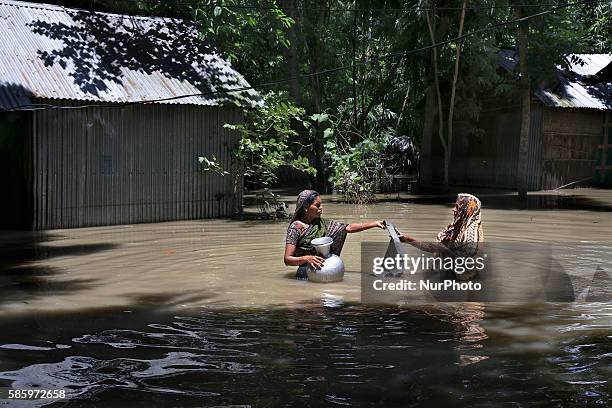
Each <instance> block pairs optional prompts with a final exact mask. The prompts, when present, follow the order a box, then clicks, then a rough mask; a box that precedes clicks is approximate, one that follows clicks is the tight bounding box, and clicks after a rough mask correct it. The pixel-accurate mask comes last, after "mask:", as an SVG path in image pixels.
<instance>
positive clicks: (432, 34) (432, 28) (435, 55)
mask: <svg viewBox="0 0 612 408" xmlns="http://www.w3.org/2000/svg"><path fill="white" fill-rule="evenodd" d="M432 14H433V16H432V17H433V18H432V17H430V16H429V11H428V12H426V13H425V16H426V19H427V28H428V29H429V36H430V38H431V43H432V44H435V43H436V35H435V11H434V12H432ZM432 20H434V21H433V22H432ZM432 61H433V77H434V84H435V90H436V100H437V101H438V137H439V138H440V143H441V144H442V149H443V151H444V186H445V189H447V188H448V167H447V166H448V163H447V161H446V158H447V156H448V145H447V144H446V140H445V139H444V116H443V115H442V95H441V93H440V81H439V78H438V49H437V47H434V48H433V50H432Z"/></svg>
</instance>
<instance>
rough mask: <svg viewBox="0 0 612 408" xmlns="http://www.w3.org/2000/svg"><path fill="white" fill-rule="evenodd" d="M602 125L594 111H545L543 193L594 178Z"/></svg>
mask: <svg viewBox="0 0 612 408" xmlns="http://www.w3.org/2000/svg"><path fill="white" fill-rule="evenodd" d="M603 123H604V112H602V111H598V110H594V109H564V108H545V109H544V114H543V129H542V132H543V156H542V175H541V188H542V189H554V188H557V187H560V186H562V185H565V184H568V183H571V182H574V181H578V180H582V179H589V178H591V177H593V175H594V174H595V162H596V160H595V155H596V152H597V146H598V141H599V139H600V137H601V133H602V127H603Z"/></svg>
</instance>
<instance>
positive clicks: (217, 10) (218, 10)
mask: <svg viewBox="0 0 612 408" xmlns="http://www.w3.org/2000/svg"><path fill="white" fill-rule="evenodd" d="M222 11H223V9H222V8H221V7H219V6H216V7H215V9H214V11H213V14H214V16H215V17H219V16H220V15H221V12H222Z"/></svg>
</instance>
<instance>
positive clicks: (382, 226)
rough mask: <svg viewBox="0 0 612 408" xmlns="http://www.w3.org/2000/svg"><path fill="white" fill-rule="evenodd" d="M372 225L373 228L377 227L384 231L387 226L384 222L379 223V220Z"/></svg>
mask: <svg viewBox="0 0 612 408" xmlns="http://www.w3.org/2000/svg"><path fill="white" fill-rule="evenodd" d="M374 223H375V225H374V226H376V227H378V228H380V229H385V228H387V226H386V225H385V222H384V221H380V220H378V221H374Z"/></svg>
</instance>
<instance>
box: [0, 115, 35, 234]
mask: <svg viewBox="0 0 612 408" xmlns="http://www.w3.org/2000/svg"><path fill="white" fill-rule="evenodd" d="M30 123H31V113H29V112H0V191H2V197H1V198H0V229H24V228H29V222H30V216H31V202H30V200H29V197H30V195H29V194H28V188H27V186H28V184H27V177H28V171H27V170H28V168H27V166H26V162H27V157H26V156H25V151H26V148H25V146H26V143H27V140H28V135H29V133H30V132H29V126H30V125H29V124H30Z"/></svg>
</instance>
